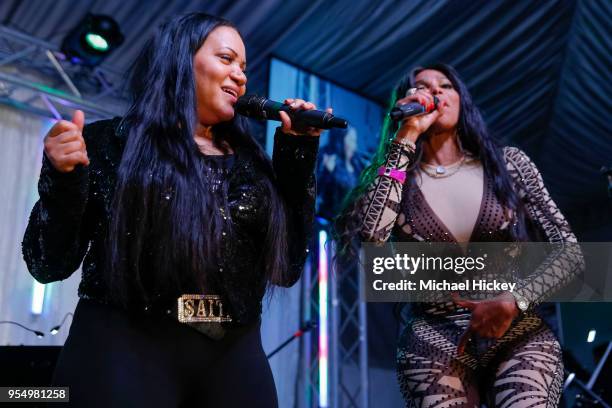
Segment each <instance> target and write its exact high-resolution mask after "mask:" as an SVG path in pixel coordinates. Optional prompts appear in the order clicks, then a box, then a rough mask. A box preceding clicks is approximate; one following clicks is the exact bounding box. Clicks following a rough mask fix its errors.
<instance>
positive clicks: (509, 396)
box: [337, 64, 583, 407]
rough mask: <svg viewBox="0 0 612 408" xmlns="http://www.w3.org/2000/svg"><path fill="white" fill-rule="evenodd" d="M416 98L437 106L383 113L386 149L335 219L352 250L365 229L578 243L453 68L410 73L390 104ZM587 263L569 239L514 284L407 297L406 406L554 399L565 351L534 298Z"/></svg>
mask: <svg viewBox="0 0 612 408" xmlns="http://www.w3.org/2000/svg"><path fill="white" fill-rule="evenodd" d="M434 97H435V98H437V99H438V102H437V109H433V108H434V107H435V106H436V104H435V100H434ZM411 102H418V103H420V104H421V105H423V106H425V107H427V108H428V109H429V110H430V111H431V113H429V114H425V115H421V116H413V117H409V118H407V119H404V120H402V121H399V122H394V121H391V120H389V119H388V120H387V121H386V122H385V124H384V127H383V132H382V137H381V144H380V146H379V150H378V154H377V156H376V157H375V158H374V160H373V164H372V165H371V166H370V167H368V168H367V169H366V170H365V171H364V173H363V174H362V178H361V180H360V185H359V186H358V187H357V188H356V189H355V190H354V191H353V192H352V194H351V196H350V197H349V199H348V201H347V206H346V207H345V210H344V211H343V213H342V214H341V216H340V217H339V218H338V220H337V231H338V234H339V239H340V241H341V242H342V246H343V248H344V250H345V251H348V250H350V249H351V248H352V247H353V245H354V244H355V241H356V238H357V237H360V238H361V239H362V240H364V241H370V242H378V243H383V242H386V241H388V240H392V241H396V242H445V243H466V242H496V241H497V242H520V241H530V240H540V239H541V240H544V241H550V242H558V243H565V242H576V238H575V236H574V234H573V233H572V232H571V230H570V227H569V225H568V223H567V222H566V220H565V219H564V217H563V215H562V214H561V213H560V212H559V210H558V208H557V206H556V205H555V203H554V202H553V201H552V199H551V197H550V195H549V193H548V191H547V190H546V188H545V186H544V184H543V181H542V177H541V176H540V174H539V172H538V169H537V168H536V166H535V165H534V164H533V162H532V161H531V160H530V159H529V158H528V157H527V155H526V154H525V153H524V152H522V151H521V150H519V149H517V148H514V147H504V148H503V149H502V148H499V147H497V146H496V145H495V144H494V142H493V140H492V138H491V137H490V136H489V134H488V132H487V129H486V126H485V124H484V121H483V119H482V117H481V115H480V113H479V111H478V108H477V107H476V106H475V105H474V103H473V102H472V98H471V96H470V93H469V92H468V90H467V88H466V86H465V85H464V83H463V82H462V81H461V79H460V78H459V75H458V74H457V72H456V71H455V70H454V69H453V68H452V67H450V66H448V65H445V64H436V65H430V66H426V67H419V68H416V69H414V70H413V71H412V72H410V73H409V74H408V75H406V76H405V77H404V78H403V79H402V80H401V81H400V82H399V84H398V85H397V87H396V88H395V90H394V94H393V98H392V101H391V105H390V108H392V107H394V106H396V105H401V104H406V103H411ZM582 268H583V259H582V256H581V253H580V251H579V249H577V248H576V247H575V246H571V245H568V246H567V247H565V248H564V249H563V250H560V251H552V252H551V253H550V254H549V255H548V256H547V257H546V259H545V260H544V261H543V262H542V264H541V265H540V266H539V267H538V268H537V269H536V271H535V272H534V273H530V274H529V275H528V276H527V277H525V278H524V279H522V280H520V282H519V284H518V286H517V288H516V290H514V291H513V292H502V293H499V294H497V295H496V296H494V297H492V298H488V299H482V300H467V299H460V298H458V297H454V298H451V297H450V296H449V297H448V298H445V299H438V300H437V301H433V302H429V301H427V303H424V302H421V303H413V304H408V303H407V304H404V305H403V306H402V307H401V309H402V310H401V313H400V315H401V316H402V317H403V318H404V319H405V321H404V322H403V323H404V328H403V330H402V332H401V334H400V337H399V341H398V352H397V363H398V379H399V382H400V388H401V391H402V393H403V395H404V398H405V400H406V405H407V406H415V407H451V406H461V407H479V406H480V404H481V401H483V402H485V401H486V402H487V403H488V404H489V406H491V407H493V406H500V407H510V406H512V407H532V406H533V407H535V406H543V407H544V406H546V407H551V406H556V404H557V403H558V401H559V397H560V393H561V384H562V379H563V364H562V359H561V349H560V346H559V343H558V341H557V339H556V338H555V335H554V334H553V333H552V331H551V330H550V329H549V328H548V327H547V326H546V325H545V324H544V323H543V322H542V319H541V318H540V317H539V316H538V315H537V313H535V311H534V307H535V306H536V305H537V304H539V303H540V302H542V301H543V300H544V299H545V298H546V296H547V295H549V294H550V293H552V292H553V291H554V290H555V289H557V288H559V287H561V286H562V285H564V284H565V283H566V282H568V281H569V280H570V279H571V278H572V277H573V276H574V275H575V274H577V273H579V272H580V270H581V269H582Z"/></svg>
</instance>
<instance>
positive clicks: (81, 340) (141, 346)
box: [53, 300, 278, 408]
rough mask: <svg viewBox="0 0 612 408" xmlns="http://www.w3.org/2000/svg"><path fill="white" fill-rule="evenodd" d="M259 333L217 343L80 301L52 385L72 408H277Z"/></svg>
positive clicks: (161, 320)
mask: <svg viewBox="0 0 612 408" xmlns="http://www.w3.org/2000/svg"><path fill="white" fill-rule="evenodd" d="M259 327H260V325H259V323H257V324H254V325H252V327H249V328H247V329H246V330H245V331H243V332H241V334H240V335H238V336H227V337H226V338H224V339H223V340H220V341H216V340H211V339H209V338H208V337H206V336H205V335H203V334H201V333H199V332H197V331H196V330H194V329H192V328H190V327H188V326H186V325H184V324H181V323H179V322H177V321H175V320H171V319H170V318H165V317H152V316H146V317H142V316H141V317H138V318H136V317H132V316H130V315H127V314H126V313H124V312H123V311H121V310H119V309H115V308H112V307H109V306H104V305H101V304H98V303H95V302H92V301H86V300H81V301H79V304H78V305H77V308H76V311H75V314H74V321H73V323H72V327H71V328H70V334H69V336H68V339H67V340H66V344H65V345H64V348H63V350H62V352H61V354H60V357H59V360H58V363H57V366H56V369H55V374H54V379H53V384H54V385H56V386H69V387H70V406H73V407H88V408H90V407H92V408H93V407H104V408H108V407H164V408H171V407H183V406H184V407H206V408H209V407H210V408H216V407H223V408H226V407H247V406H248V407H262V408H263V407H265V408H270V407H277V406H278V402H277V397H276V388H275V385H274V379H273V378H272V372H271V370H270V366H269V364H268V361H267V359H266V356H265V354H264V352H263V349H262V346H261V336H260V331H259Z"/></svg>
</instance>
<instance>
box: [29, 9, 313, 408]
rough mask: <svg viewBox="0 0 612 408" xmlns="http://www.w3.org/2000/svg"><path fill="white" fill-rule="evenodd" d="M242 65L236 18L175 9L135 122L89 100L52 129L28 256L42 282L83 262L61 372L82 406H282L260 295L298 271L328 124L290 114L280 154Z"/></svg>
mask: <svg viewBox="0 0 612 408" xmlns="http://www.w3.org/2000/svg"><path fill="white" fill-rule="evenodd" d="M245 70H246V53H245V47H244V43H243V41H242V38H241V36H240V34H239V33H238V30H237V29H236V27H235V26H234V25H233V24H232V23H230V22H229V21H226V20H223V19H220V18H217V17H213V16H209V15H205V14H201V13H192V14H187V15H184V16H181V17H177V18H174V19H172V20H171V21H169V22H167V23H166V24H164V25H162V26H161V27H160V28H159V29H158V30H157V32H156V34H155V36H154V37H153V38H152V39H151V40H150V41H149V42H148V43H147V44H146V45H145V47H144V49H143V51H142V53H141V55H140V57H139V58H138V60H137V62H136V65H135V70H134V74H133V77H132V90H133V97H134V101H133V104H132V106H131V108H130V109H129V111H128V113H127V114H126V115H125V117H123V118H116V119H113V120H105V121H100V122H96V123H93V124H90V125H87V126H85V127H83V122H84V117H83V113H82V112H80V111H77V112H76V113H75V116H74V118H73V121H72V122H68V121H59V122H58V123H57V124H55V126H53V128H52V129H51V130H50V131H49V133H48V135H47V136H46V138H45V155H44V160H43V167H42V172H41V176H40V181H39V192H40V200H39V201H38V202H37V203H36V205H35V206H34V209H33V210H32V214H31V217H30V221H29V224H28V228H27V230H26V233H25V237H24V241H23V253H24V258H25V260H26V262H27V264H28V268H29V270H30V272H31V273H32V275H33V276H34V277H35V278H36V279H37V280H38V281H40V282H43V283H48V282H53V281H57V280H61V279H65V278H67V277H68V276H70V275H71V274H72V273H73V272H74V271H75V270H76V269H77V268H78V266H79V265H80V264H81V261H82V260H83V257H84V258H85V259H84V262H83V267H82V269H83V276H82V280H81V284H80V287H79V296H80V300H79V303H78V306H77V308H76V312H75V316H74V321H73V324H72V327H71V329H70V334H69V336H68V339H67V341H66V344H65V346H64V348H63V350H62V353H61V356H60V358H59V361H58V363H57V367H56V371H55V375H54V384H56V385H61V386H66V385H67V386H70V400H71V402H72V404H73V405H74V406H86V407H94V406H100V407H111V406H112V407H118V406H129V407H137V406H159V407H178V406H206V407H245V406H249V407H266V408H267V407H274V406H276V405H277V401H276V390H275V386H274V381H273V378H272V375H271V371H270V367H269V365H268V363H267V360H266V358H265V355H264V353H263V350H262V347H261V339H260V332H259V327H260V315H261V308H262V298H263V296H264V294H265V292H266V289H267V288H268V287H269V285H271V284H275V285H282V286H290V285H292V284H293V283H295V282H296V281H297V280H298V279H299V277H300V274H301V270H302V267H303V264H304V261H305V257H306V251H307V249H306V248H307V241H308V238H309V236H310V234H311V230H312V222H313V217H314V200H315V197H314V174H313V173H314V167H315V160H316V154H317V149H318V136H319V134H320V132H321V130H320V129H313V128H308V129H298V128H297V127H296V126H293V127H292V124H291V120H290V118H289V116H288V115H286V114H284V113H282V115H283V116H282V119H283V120H282V122H283V124H282V129H279V130H278V131H277V133H276V135H275V146H274V155H273V160H272V162H270V160H269V159H267V158H266V156H265V154H264V152H263V151H262V149H261V148H260V147H259V145H258V144H257V143H256V142H255V141H254V139H253V138H252V137H251V136H250V135H249V132H248V130H247V128H246V123H245V120H244V118H242V117H240V116H239V115H236V114H235V112H234V104H235V103H236V100H237V98H238V97H240V96H241V95H243V94H244V93H245V90H246V81H247V78H246V72H245ZM285 103H287V104H289V105H290V106H291V107H292V108H293V109H314V108H315V107H314V105H313V104H311V103H308V102H305V101H302V100H298V99H295V100H293V99H288V100H286V101H285Z"/></svg>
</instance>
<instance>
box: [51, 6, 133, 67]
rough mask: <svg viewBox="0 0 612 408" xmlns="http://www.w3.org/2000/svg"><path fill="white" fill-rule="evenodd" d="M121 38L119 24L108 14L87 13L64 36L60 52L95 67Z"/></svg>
mask: <svg viewBox="0 0 612 408" xmlns="http://www.w3.org/2000/svg"><path fill="white" fill-rule="evenodd" d="M123 40H124V37H123V34H122V33H121V30H120V29H119V24H117V22H116V21H115V20H113V19H112V18H111V17H110V16H106V15H103V14H91V13H87V14H86V15H85V17H83V19H82V20H81V21H79V23H78V24H77V25H76V26H75V27H74V28H73V29H72V30H71V31H70V32H69V33H68V35H66V37H65V38H64V41H63V42H62V52H63V53H64V54H66V56H67V57H68V58H69V59H70V60H71V61H72V62H73V63H75V64H82V65H86V66H90V67H95V66H96V65H99V64H100V63H101V62H102V60H104V58H106V57H107V56H108V55H109V54H110V53H111V52H112V51H113V50H114V49H115V48H117V47H119V46H120V45H121V44H122V43H123Z"/></svg>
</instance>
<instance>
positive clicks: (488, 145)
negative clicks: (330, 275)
mask: <svg viewBox="0 0 612 408" xmlns="http://www.w3.org/2000/svg"><path fill="white" fill-rule="evenodd" d="M426 69H432V70H436V71H439V72H441V73H443V74H444V75H445V76H446V77H447V78H448V79H449V80H450V81H451V83H452V85H453V87H454V88H455V90H456V91H457V93H459V97H460V101H461V102H460V104H461V106H460V111H459V121H458V123H457V134H458V136H459V141H460V143H461V145H462V147H463V148H464V149H465V150H467V151H468V152H470V153H471V154H473V155H474V156H475V157H477V158H478V159H479V160H480V161H481V163H482V166H483V169H484V173H485V176H486V177H489V178H491V180H492V181H493V190H494V192H495V195H496V197H497V199H498V200H499V202H500V204H501V205H502V206H503V207H504V208H505V209H507V210H511V211H512V213H513V219H514V222H513V223H512V229H511V234H512V238H513V239H515V240H517V241H526V240H528V238H527V237H528V234H527V229H526V220H525V210H524V207H523V205H522V203H521V200H520V197H519V196H518V194H517V193H516V191H515V189H514V188H513V186H512V181H511V178H510V174H509V173H508V171H507V169H506V165H505V161H504V158H503V153H502V149H501V148H500V147H499V146H498V145H497V144H496V143H495V141H494V140H493V138H492V137H491V136H490V135H489V132H488V130H487V126H486V124H485V122H484V120H483V118H482V115H481V114H480V111H479V109H478V107H476V105H475V104H474V102H473V100H472V96H471V95H470V92H469V91H468V89H467V87H466V85H465V84H464V82H463V81H462V80H461V78H460V77H459V74H458V73H457V71H455V69H454V68H453V67H452V66H450V65H447V64H442V63H437V64H431V65H427V66H423V67H416V68H414V69H413V70H411V71H410V72H409V73H408V74H406V75H404V77H403V78H402V79H401V80H400V81H399V82H398V84H397V85H396V86H395V89H394V91H393V93H392V96H391V100H390V103H389V108H388V110H389V111H390V110H391V109H392V108H393V107H395V104H396V102H397V101H398V100H399V99H401V98H403V97H404V96H405V95H406V92H407V91H408V89H409V88H413V87H415V77H416V76H417V75H418V74H419V72H421V71H424V70H426ZM398 129H399V123H398V122H395V121H392V120H391V119H390V118H389V116H388V115H387V116H386V118H385V121H384V122H383V127H382V130H381V139H380V143H379V145H378V150H377V152H376V155H375V156H374V159H373V160H372V164H371V165H370V166H369V167H367V168H366V169H365V170H364V171H363V173H362V174H361V178H360V180H359V184H358V185H357V186H356V187H355V189H353V191H352V192H351V193H350V194H349V195H348V196H347V198H346V199H345V202H344V209H343V211H342V212H341V214H340V215H339V216H338V217H337V218H336V222H335V226H336V238H337V240H338V241H339V242H340V246H341V249H342V250H343V251H344V252H348V253H353V252H354V250H355V245H356V244H357V242H356V238H357V236H358V234H359V231H360V230H361V226H362V221H363V220H362V219H361V216H360V215H361V206H362V205H363V200H364V199H365V193H366V191H367V190H368V187H369V186H370V185H371V184H372V183H373V182H374V179H375V178H376V176H377V171H378V168H379V167H380V166H383V165H384V163H385V160H386V156H387V152H388V150H389V146H390V143H391V141H392V140H393V138H394V136H395V133H396V132H397V130H398ZM423 136H425V135H423ZM423 136H421V137H419V139H418V140H417V143H416V147H417V149H416V158H417V159H416V160H415V163H413V164H412V166H411V167H410V168H409V169H408V174H407V180H411V179H412V177H413V176H414V172H415V170H416V169H417V168H418V165H419V162H420V160H421V158H422V155H423V139H424V137H423Z"/></svg>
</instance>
